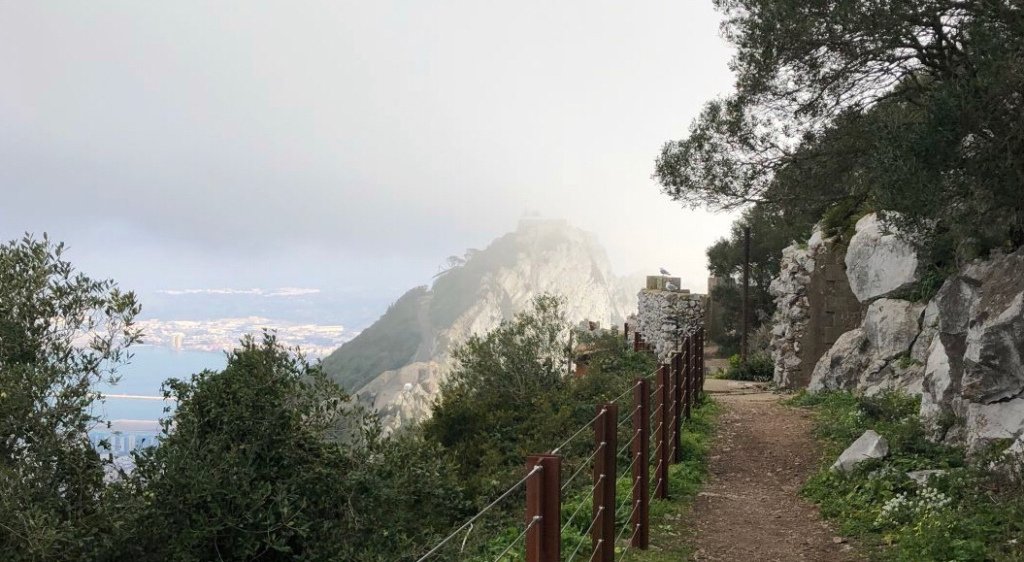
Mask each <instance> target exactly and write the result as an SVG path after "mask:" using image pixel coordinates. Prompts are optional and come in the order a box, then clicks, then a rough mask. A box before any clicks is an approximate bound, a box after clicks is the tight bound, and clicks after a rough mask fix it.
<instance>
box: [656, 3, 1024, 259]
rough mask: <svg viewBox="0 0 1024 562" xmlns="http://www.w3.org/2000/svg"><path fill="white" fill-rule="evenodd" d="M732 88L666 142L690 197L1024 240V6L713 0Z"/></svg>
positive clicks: (980, 243) (680, 191) (929, 231)
mask: <svg viewBox="0 0 1024 562" xmlns="http://www.w3.org/2000/svg"><path fill="white" fill-rule="evenodd" d="M715 4H716V6H717V7H718V8H719V9H720V10H721V11H722V12H723V13H724V15H725V21H724V23H723V25H722V30H723V34H724V36H725V37H726V38H727V39H728V40H729V41H731V42H732V43H733V44H734V45H735V46H736V49H737V51H736V55H735V57H734V59H733V61H732V67H733V69H734V70H735V72H736V77H737V78H736V87H735V91H734V92H733V93H732V94H731V95H730V96H728V97H726V98H723V99H718V100H713V101H711V102H709V103H708V104H707V105H706V106H705V108H704V110H703V112H702V113H701V115H700V117H699V118H698V119H697V120H696V121H695V122H694V124H693V125H692V127H691V129H690V132H689V135H687V136H686V137H685V138H683V139H681V140H678V141H672V142H669V143H666V145H665V146H664V148H663V150H662V152H661V155H660V156H659V158H658V160H657V163H656V170H655V177H656V178H657V179H658V180H659V181H660V183H661V184H662V186H663V189H664V191H665V193H666V194H668V195H669V196H670V197H672V198H673V199H676V200H678V201H680V202H683V203H685V204H688V205H693V206H699V205H705V206H708V207H710V208H712V209H732V208H737V207H742V206H745V205H749V204H760V205H763V206H765V207H767V208H769V209H776V210H779V212H788V213H794V212H795V213H797V214H800V215H803V214H806V213H811V214H814V213H817V214H818V215H819V216H820V214H821V213H822V212H824V211H825V210H827V209H828V208H830V207H832V206H835V205H836V204H838V203H841V202H845V201H848V200H851V199H852V200H855V201H859V202H864V203H865V204H866V205H868V206H870V207H873V208H877V209H885V210H889V211H896V213H893V214H892V215H891V217H892V219H893V220H894V221H896V222H897V223H898V224H899V226H901V227H903V230H904V231H905V232H907V233H908V234H909V235H910V236H911V237H912V238H915V239H916V240H918V241H919V242H920V241H923V240H925V239H933V238H935V236H936V235H940V234H944V233H948V234H950V235H951V236H952V238H953V239H954V240H955V241H956V243H957V244H958V245H960V246H970V247H974V248H976V249H985V248H991V247H994V246H998V245H1009V246H1018V245H1020V244H1021V243H1022V242H1024V198H1022V197H1021V194H1022V191H1024V189H1022V186H1024V98H1022V96H1024V94H1022V92H1024V65H1022V64H1021V60H1022V57H1024V6H1022V5H1021V4H1020V3H1019V2H1016V1H1009V0H970V1H960V0H882V1H874V0H872V1H868V0H716V2H715Z"/></svg>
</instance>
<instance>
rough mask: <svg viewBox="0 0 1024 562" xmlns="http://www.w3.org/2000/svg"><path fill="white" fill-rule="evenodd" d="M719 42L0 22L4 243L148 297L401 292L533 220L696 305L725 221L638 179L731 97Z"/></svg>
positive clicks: (274, 18)
mask: <svg viewBox="0 0 1024 562" xmlns="http://www.w3.org/2000/svg"><path fill="white" fill-rule="evenodd" d="M197 14H202V17H198V16H197ZM718 22H719V15H718V14H716V13H715V12H714V11H713V8H712V6H710V5H697V4H693V3H678V2H676V3H670V2H633V3H629V4H628V5H621V4H618V3H613V2H582V1H577V2H564V3H561V2H560V3H558V4H554V5H552V4H549V3H540V2H533V3H525V4H523V3H520V4H516V5H514V6H513V5H498V4H491V3H479V2H469V1H459V2H442V3H431V4H430V5H427V4H415V3H395V2H374V3H363V2H326V1H325V2H311V3H304V4H302V5H301V6H296V5H290V4H289V5H276V4H273V3H264V2H222V3H216V4H209V3H198V2H194V1H183V2H176V3H174V4H171V5H160V6H159V7H158V6H156V5H153V4H139V3H135V2H127V1H101V2H90V3H87V4H83V3H78V2H46V3H38V2H32V3H28V2H6V3H0V52H2V53H4V55H5V56H2V57H0V76H2V77H3V78H0V80H2V81H3V87H2V88H0V124H2V126H3V128H4V131H5V135H4V136H3V137H2V138H0V186H2V189H3V191H4V197H5V204H4V205H3V206H2V207H0V237H2V238H4V239H11V238H14V237H18V236H20V235H21V234H22V233H23V232H25V231H30V232H34V233H36V234H41V233H42V232H44V231H46V232H49V233H50V235H51V236H52V237H53V238H55V239H59V240H63V241H66V242H67V243H68V245H69V246H70V248H71V253H70V254H69V255H70V257H71V258H72V259H73V261H74V262H75V263H76V264H77V265H79V266H80V267H81V269H82V270H84V271H86V272H87V273H89V274H90V275H94V276H97V277H113V278H115V279H116V280H118V282H119V283H120V284H121V285H122V286H124V287H126V288H130V289H136V290H138V291H139V292H140V293H142V294H144V295H145V294H151V293H153V292H155V291H157V290H167V289H214V288H232V289H244V288H263V289H272V288H276V287H300V288H316V289H332V290H341V289H344V290H350V291H355V292H361V293H365V292H367V291H369V292H370V293H372V294H373V295H374V297H375V298H377V297H379V298H385V297H387V298H394V297H396V296H397V295H399V294H401V292H403V291H404V290H405V289H407V288H409V287H412V286H414V285H419V284H423V283H425V282H428V281H429V279H430V277H431V276H432V275H433V274H434V273H436V271H437V267H438V265H439V264H441V263H443V261H444V260H445V258H446V257H447V256H449V255H452V254H459V253H461V252H462V251H463V250H464V249H466V248H470V247H481V246H483V245H485V244H486V243H487V242H488V241H490V240H492V239H494V238H496V237H497V236H500V235H501V234H504V233H505V232H508V231H510V230H512V229H514V228H515V225H516V222H517V221H518V219H519V218H520V217H522V216H524V215H525V214H528V213H539V214H541V215H542V216H545V217H552V218H555V217H564V218H566V219H568V220H569V221H570V222H572V223H573V224H574V225H576V226H578V227H580V228H582V229H584V230H588V231H591V232H593V233H595V234H596V235H597V237H598V239H599V240H600V241H601V243H602V244H603V245H604V246H605V247H606V248H607V250H608V253H609V256H610V258H611V261H612V264H613V267H614V268H615V271H616V272H617V273H620V274H629V273H633V272H638V271H647V272H651V271H656V269H657V268H658V267H666V268H668V269H670V270H672V271H673V273H677V274H679V275H680V276H681V277H682V278H683V279H684V286H687V287H690V288H692V289H695V290H702V288H703V286H704V280H705V278H706V269H705V258H704V250H705V248H706V247H707V246H708V245H709V244H710V243H711V242H713V241H714V240H715V239H716V238H718V237H720V236H723V235H725V234H727V232H728V226H729V223H730V220H731V217H730V216H728V215H712V214H709V213H706V212H702V211H697V212H695V211H689V210H685V209H682V208H681V207H679V206H678V205H676V204H674V203H673V202H671V201H669V200H668V198H667V197H665V196H663V195H662V194H660V193H659V189H658V187H657V185H656V183H655V182H654V181H653V180H652V179H651V178H650V175H651V173H652V171H653V162H654V158H655V156H656V155H657V153H658V151H659V149H660V146H661V144H662V143H663V142H665V141H666V140H669V139H673V138H678V137H679V136H681V135H682V134H684V133H685V131H686V128H687V126H688V124H689V122H690V120H691V119H692V118H693V117H694V116H695V115H696V113H697V111H699V109H700V106H701V103H702V102H703V101H704V100H706V99H708V98H711V97H714V96H715V95H718V94H720V93H723V92H725V91H726V90H727V89H728V88H729V86H730V85H731V82H732V78H731V75H730V73H729V69H728V67H727V61H728V57H729V54H730V52H731V51H730V49H729V47H728V46H727V45H726V43H725V42H724V40H723V39H721V37H719V34H718ZM694 53H699V54H700V56H693V55H694ZM143 304H144V305H145V302H144V303H143Z"/></svg>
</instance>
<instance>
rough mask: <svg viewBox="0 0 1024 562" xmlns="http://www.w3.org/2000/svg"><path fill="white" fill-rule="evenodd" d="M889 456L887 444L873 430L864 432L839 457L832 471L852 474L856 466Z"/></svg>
mask: <svg viewBox="0 0 1024 562" xmlns="http://www.w3.org/2000/svg"><path fill="white" fill-rule="evenodd" d="M888 455H889V442H888V441H886V439H885V437H882V436H881V435H879V434H878V433H876V432H875V431H874V430H871V429H869V430H867V431H865V432H864V433H863V434H862V435H861V436H860V437H858V438H857V440H856V441H854V442H853V443H852V444H851V445H850V446H849V447H847V448H846V450H845V451H843V454H841V455H839V458H838V459H836V462H835V463H834V464H833V465H832V469H833V470H838V471H840V472H852V471H853V470H854V469H855V468H857V465H859V464H860V463H862V462H864V461H868V460H872V459H884V458H885V457H887V456H888Z"/></svg>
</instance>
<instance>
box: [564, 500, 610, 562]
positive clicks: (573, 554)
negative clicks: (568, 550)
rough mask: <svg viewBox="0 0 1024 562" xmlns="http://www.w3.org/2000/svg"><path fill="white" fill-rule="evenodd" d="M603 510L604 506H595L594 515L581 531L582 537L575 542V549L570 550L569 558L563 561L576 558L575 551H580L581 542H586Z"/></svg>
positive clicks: (568, 561)
mask: <svg viewBox="0 0 1024 562" xmlns="http://www.w3.org/2000/svg"><path fill="white" fill-rule="evenodd" d="M603 512H604V506H603V505H599V506H597V515H595V516H594V518H593V519H591V520H590V526H589V527H587V530H586V531H583V538H582V539H580V542H578V543H576V549H575V550H573V551H572V554H570V555H569V559H568V560H566V561H565V562H572V559H573V558H576V553H578V552H579V551H580V548H583V543H585V542H587V539H588V538H590V531H591V530H593V529H594V525H595V524H596V523H597V520H598V519H599V518H600V517H601V513H603Z"/></svg>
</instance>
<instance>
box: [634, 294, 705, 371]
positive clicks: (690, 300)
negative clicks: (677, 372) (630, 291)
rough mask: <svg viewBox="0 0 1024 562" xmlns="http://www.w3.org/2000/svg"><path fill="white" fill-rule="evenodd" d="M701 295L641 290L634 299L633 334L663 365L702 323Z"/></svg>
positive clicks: (702, 299) (703, 297) (702, 298)
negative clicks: (686, 335)
mask: <svg viewBox="0 0 1024 562" xmlns="http://www.w3.org/2000/svg"><path fill="white" fill-rule="evenodd" d="M704 299H705V296H704V295H696V294H691V293H690V292H688V291H663V290H656V289H655V290H652V289H644V290H642V291H640V294H639V295H638V300H639V305H638V310H637V331H639V332H640V335H641V336H643V338H644V340H645V341H646V342H647V343H649V344H651V345H653V346H654V353H655V355H656V356H657V357H658V360H659V361H661V362H664V361H666V360H667V359H668V355H669V353H671V352H672V350H674V349H675V348H676V346H677V345H678V343H679V341H680V340H682V338H683V336H684V335H685V334H687V333H691V332H693V331H694V330H696V329H697V328H699V327H700V326H702V325H703V323H704Z"/></svg>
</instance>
